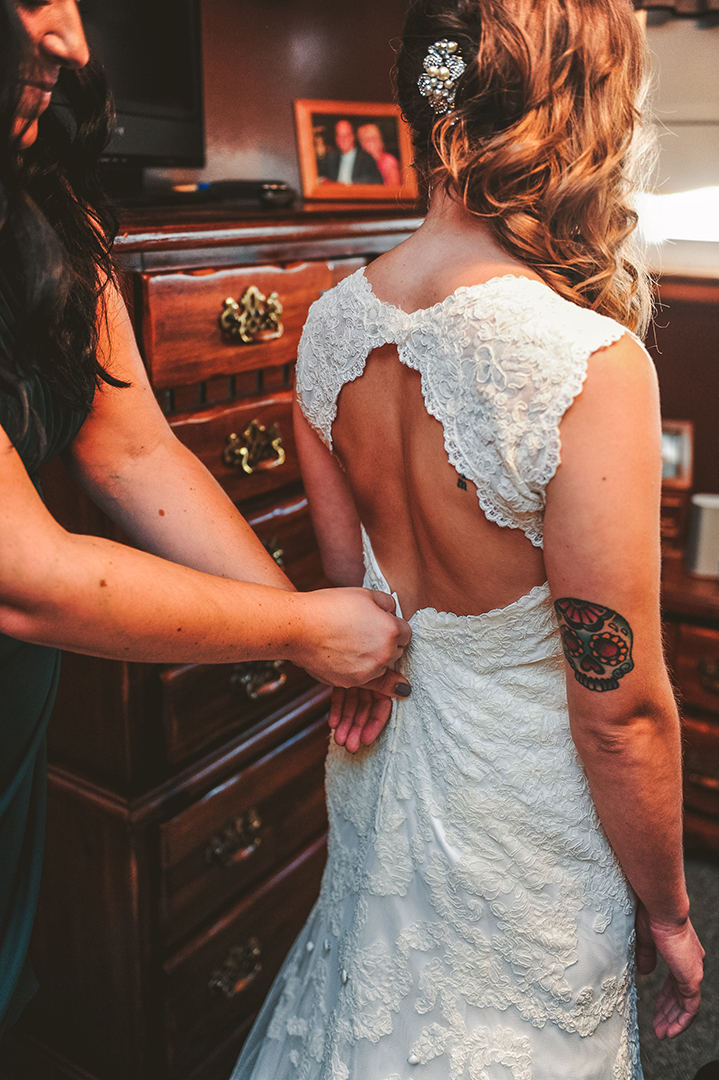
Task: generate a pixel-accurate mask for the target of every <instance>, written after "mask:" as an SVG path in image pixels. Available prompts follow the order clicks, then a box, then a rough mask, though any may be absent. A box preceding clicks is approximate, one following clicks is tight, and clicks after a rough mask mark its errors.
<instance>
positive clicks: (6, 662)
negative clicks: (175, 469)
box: [0, 267, 86, 1035]
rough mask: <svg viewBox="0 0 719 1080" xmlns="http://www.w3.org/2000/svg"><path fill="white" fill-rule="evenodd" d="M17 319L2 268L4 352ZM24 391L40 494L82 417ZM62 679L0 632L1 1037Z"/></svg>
mask: <svg viewBox="0 0 719 1080" xmlns="http://www.w3.org/2000/svg"><path fill="white" fill-rule="evenodd" d="M18 315H19V307H18V303H17V300H16V298H15V296H14V294H13V291H12V289H11V287H10V285H9V284H8V281H7V279H6V277H5V275H4V274H3V271H2V268H1V267H0V342H2V346H3V349H4V351H5V352H6V353H8V352H10V350H11V349H12V345H13V341H14V337H15V331H16V327H17V322H18ZM25 386H26V389H27V393H28V398H29V401H30V404H31V406H32V408H33V409H34V410H35V412H36V413H37V414H38V416H39V417H40V420H41V421H42V424H43V426H44V428H45V433H46V438H47V446H46V449H45V452H44V454H43V456H42V461H41V462H40V463H39V465H38V466H37V467H33V466H32V465H31V467H32V468H33V472H32V473H31V479H32V481H33V483H34V484H35V486H36V488H37V489H38V491H40V485H39V480H38V476H37V468H39V467H40V466H42V465H44V464H45V463H46V462H48V461H49V460H50V459H51V458H53V457H55V455H56V454H59V453H60V451H62V450H63V449H64V448H65V447H66V446H67V445H68V444H69V443H70V442H72V440H73V439H74V437H75V435H76V434H77V432H78V431H79V429H80V427H81V426H82V423H83V421H84V419H85V416H86V413H84V412H79V411H77V410H75V409H72V408H71V407H70V406H68V405H66V404H64V403H63V402H62V401H59V400H58V399H57V398H56V397H55V396H53V394H52V393H51V392H50V389H49V388H48V387H47V386H45V385H44V384H43V382H42V380H41V378H40V377H39V376H33V377H32V378H29V379H28V380H27V381H26V383H25ZM19 416H20V406H19V403H18V401H17V399H16V398H15V396H14V395H13V394H11V393H10V392H9V391H8V390H7V389H5V388H4V387H3V386H2V384H0V424H2V426H3V428H5V430H6V431H9V432H11V431H12V430H13V428H14V425H15V424H16V422H17V419H18V418H19ZM15 445H16V449H17V451H18V453H19V454H20V457H21V458H22V460H23V463H24V464H25V465H26V467H27V466H28V465H30V463H32V462H33V461H34V459H35V458H36V457H37V451H38V445H39V444H38V436H37V434H36V431H35V429H34V428H33V427H32V425H31V427H30V430H29V431H28V432H27V433H26V435H25V436H24V438H22V439H18V440H17V441H16V444H15ZM1 484H2V480H1V478H0V485H1ZM41 494H42V493H41ZM0 498H2V493H1V488H0ZM59 673H60V653H59V651H58V650H57V649H51V648H47V647H45V646H43V645H31V644H28V643H27V642H24V641H16V640H15V639H14V638H10V637H7V636H6V635H5V634H0V1035H1V1034H2V1032H3V1031H4V1030H5V1029H6V1028H7V1027H9V1026H10V1025H11V1024H13V1023H14V1022H15V1020H16V1019H17V1017H18V1015H19V1014H20V1012H21V1010H22V1009H23V1007H24V1006H25V1005H26V1004H27V1002H28V1000H29V999H30V997H31V996H32V994H33V993H34V990H35V980H34V977H33V975H32V971H31V969H30V966H29V964H28V960H27V953H28V946H29V942H30V931H31V930H32V923H33V919H34V916H35V908H36V906H37V896H38V890H39V886H40V873H41V869H42V855H43V842H44V834H45V804H46V789H47V756H46V747H45V733H46V729H47V723H48V720H49V719H50V713H51V711H52V707H53V703H54V700H55V692H56V690H57V681H58V676H59Z"/></svg>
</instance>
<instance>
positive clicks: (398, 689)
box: [329, 671, 411, 754]
mask: <svg viewBox="0 0 719 1080" xmlns="http://www.w3.org/2000/svg"><path fill="white" fill-rule="evenodd" d="M410 692H411V688H410V685H409V683H408V682H407V680H406V679H405V677H404V675H398V674H397V672H396V671H386V672H385V673H384V675H381V676H380V678H379V679H374V680H373V681H372V682H370V683H367V684H366V686H352V687H350V688H349V689H347V690H346V689H345V688H344V687H341V686H335V687H334V689H333V691H332V706H331V708H330V716H329V724H330V727H331V728H332V729H333V731H334V733H335V742H336V743H337V745H338V746H344V748H345V749H346V750H349V752H350V753H351V754H354V753H356V751H357V750H359V748H360V746H369V745H370V743H371V742H374V740H375V739H376V738H377V736H378V735H380V734H381V733H382V731H383V730H384V727H385V724H386V723H387V721H388V720H389V717H390V713H391V712H392V699H393V698H396V697H400V698H405V697H408V696H409V694H410Z"/></svg>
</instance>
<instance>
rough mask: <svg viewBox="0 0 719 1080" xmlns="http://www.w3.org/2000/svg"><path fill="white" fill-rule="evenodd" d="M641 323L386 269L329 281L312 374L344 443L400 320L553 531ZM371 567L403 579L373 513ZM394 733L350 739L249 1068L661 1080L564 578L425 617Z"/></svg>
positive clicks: (507, 484)
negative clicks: (573, 707) (314, 880)
mask: <svg viewBox="0 0 719 1080" xmlns="http://www.w3.org/2000/svg"><path fill="white" fill-rule="evenodd" d="M625 332H626V331H625V329H624V328H623V327H621V326H619V325H618V324H616V323H615V322H613V321H612V320H610V319H607V318H605V317H603V316H600V315H597V314H596V313H594V312H591V311H588V310H585V309H582V308H579V307H578V306H576V305H574V304H572V303H570V302H568V301H567V300H565V299H563V298H561V297H560V296H558V295H557V294H556V293H554V292H553V291H552V290H551V289H550V288H549V287H548V286H546V285H544V284H543V283H541V282H539V281H535V280H531V279H529V278H523V277H513V276H507V277H502V278H494V279H492V280H490V281H488V282H486V283H483V284H480V285H476V286H471V287H462V288H460V289H458V290H457V291H456V292H455V293H453V294H452V295H451V296H449V297H447V299H446V300H445V301H443V302H442V303H440V304H437V305H435V306H434V307H432V308H429V309H424V310H420V311H416V312H414V313H412V314H408V313H406V312H403V311H402V310H400V309H399V308H396V307H393V306H392V305H390V304H387V303H384V302H382V301H380V300H378V299H377V297H376V296H375V295H374V293H373V291H372V288H371V286H370V284H369V282H368V280H367V279H366V277H365V275H364V272H363V270H359V271H357V273H355V274H353V275H352V276H351V277H348V278H346V279H345V280H344V281H342V282H341V283H340V284H339V285H338V286H336V287H335V288H334V289H333V290H331V291H330V292H329V293H327V294H326V295H325V296H323V297H322V298H321V299H320V300H318V301H317V303H315V304H314V305H313V307H312V309H311V311H310V314H309V318H308V321H307V325H306V327H305V330H304V334H303V337H302V341H301V345H300V352H299V359H298V366H297V397H298V401H299V404H300V406H301V408H302V411H303V413H304V415H305V416H306V417H307V419H308V421H309V422H310V423H311V425H312V426H313V427H314V429H315V430H316V431H317V432H318V433H319V435H320V436H321V438H322V440H323V441H324V443H325V444H326V445H327V446H328V447H330V448H331V447H332V424H333V420H334V418H335V415H336V410H337V399H338V396H339V393H340V391H341V389H342V387H343V386H344V385H345V384H346V383H348V382H349V381H351V380H354V379H357V378H360V377H361V376H362V373H363V370H364V365H365V363H366V360H367V357H368V356H369V354H370V353H371V352H372V350H373V349H375V348H378V347H379V346H381V345H385V344H388V343H393V344H395V345H396V346H397V350H398V356H399V360H400V362H401V363H403V364H406V365H408V366H409V367H411V368H413V369H415V370H416V371H418V372H419V373H420V375H421V386H422V395H423V398H424V403H425V406H426V408H427V410H428V412H429V413H430V414H431V415H432V416H434V417H435V418H436V419H437V420H439V421H440V423H441V424H442V427H443V430H444V443H445V449H446V452H447V455H448V458H449V461H450V462H451V464H452V465H453V466H454V468H455V469H456V470H457V472H458V473H459V474H460V475H461V476H463V477H465V478H467V479H469V480H471V481H472V482H473V484H474V485H475V486H476V489H477V495H478V499H479V504H480V507H481V509H482V511H483V512H484V514H485V515H486V517H487V518H488V519H489V520H491V521H494V522H496V523H498V524H499V525H500V526H505V527H507V528H513V529H522V530H523V532H524V533H525V534H526V536H527V537H528V538H529V539H530V540H531V542H532V543H533V544H534V545H536V546H540V547H541V544H542V525H543V512H544V504H545V489H546V486H547V484H548V482H549V481H550V479H551V478H552V476H553V475H554V473H555V471H556V469H557V466H558V464H559V460H560V441H559V422H560V420H561V418H562V416H563V414H564V412H565V411H566V409H567V408H568V407H569V406H570V405H571V403H572V401H573V400H574V398H575V397H576V396H577V394H579V393H580V392H581V387H582V383H583V380H584V377H585V375H586V369H587V360H588V358H589V356H590V355H591V354H592V353H593V352H595V351H596V350H597V349H600V348H603V347H605V346H607V345H610V344H611V343H613V342H614V341H617V340H618V339H619V338H620V337H621V336H622V334H623V333H625ZM363 542H364V553H365V567H366V576H365V585H366V586H368V587H370V588H373V589H382V590H384V591H387V592H391V585H390V584H388V582H387V581H386V580H385V578H384V575H383V573H382V570H381V569H380V567H379V566H378V564H377V561H376V559H375V557H374V554H373V551H372V547H371V544H370V542H369V538H368V536H367V534H366V533H365V532H364V530H363ZM410 625H411V627H412V631H413V637H412V642H411V644H410V646H409V648H408V649H407V650H406V653H405V656H404V658H403V661H402V671H403V672H404V673H405V674H406V676H407V678H408V679H409V680H410V682H411V684H412V694H411V697H409V698H407V699H406V700H402V701H398V702H395V704H394V711H393V714H392V717H391V719H390V722H389V724H388V726H387V727H386V729H385V731H384V733H383V734H382V736H381V737H380V738H379V739H378V740H377V741H376V742H375V743H373V744H372V745H371V746H369V747H366V748H362V749H360V750H359V751H358V752H357V753H356V754H354V755H351V754H349V753H347V751H346V750H344V749H343V748H341V747H338V746H336V745H335V744H334V743H331V744H330V749H329V755H328V759H327V774H326V786H327V802H328V808H329V818H330V833H329V856H328V861H327V867H326V870H325V873H324V878H323V883H322V890H321V895H320V898H319V900H318V902H317V904H316V906H315V908H314V910H313V911H312V913H311V914H310V916H309V919H308V920H307V923H306V925H305V927H304V929H303V931H302V932H301V934H300V936H299V938H298V940H297V942H296V943H295V945H294V947H293V949H292V950H291V952H290V954H289V956H288V957H287V960H286V962H285V964H284V967H283V968H282V971H281V972H280V974H279V976H278V977H277V980H276V981H275V983H274V986H273V988H272V989H271V991H270V994H269V996H268V998H267V1000H266V1002H265V1005H264V1006H263V1009H262V1011H261V1013H260V1015H259V1017H258V1019H257V1021H256V1023H255V1026H254V1028H253V1030H252V1032H251V1033H250V1036H249V1038H248V1040H247V1043H246V1044H245V1047H244V1049H243V1052H242V1054H241V1056H240V1059H239V1061H238V1063H237V1066H236V1068H235V1071H234V1073H233V1078H232V1080H641V1077H642V1071H641V1064H640V1060H639V1047H638V1037H637V1025H636V1010H635V991H634V960H633V945H634V914H635V899H634V896H633V894H632V892H631V890H630V888H629V886H628V884H627V882H626V879H625V877H624V875H623V873H622V870H621V868H620V866H619V864H618V862H617V859H616V857H615V855H614V853H613V851H612V849H611V847H610V845H609V842H608V840H607V838H606V836H605V834H604V832H603V830H602V827H601V824H600V822H599V820H598V817H597V814H596V810H595V808H594V805H593V802H592V799H591V795H590V792H589V787H588V783H587V778H586V775H585V773H584V771H583V769H582V765H581V762H580V761H579V758H578V756H577V751H576V749H575V747H574V743H573V742H572V737H571V733H570V727H569V716H568V710H567V693H566V683H565V674H564V662H563V656H562V648H561V643H560V637H559V631H558V627H557V622H556V618H555V615H554V611H553V606H552V602H551V598H550V594H549V588H548V586H547V585H546V584H545V585H541V586H538V587H536V588H534V589H532V590H531V592H529V593H528V594H527V595H525V596H522V597H521V598H520V599H518V600H516V601H515V602H514V603H512V604H510V605H509V606H508V607H505V608H502V609H497V610H494V611H489V612H486V613H484V614H480V615H468V616H458V615H455V614H451V613H447V612H441V611H436V610H434V609H433V608H422V609H420V610H419V611H417V612H415V614H414V615H413V616H412V618H411V620H410Z"/></svg>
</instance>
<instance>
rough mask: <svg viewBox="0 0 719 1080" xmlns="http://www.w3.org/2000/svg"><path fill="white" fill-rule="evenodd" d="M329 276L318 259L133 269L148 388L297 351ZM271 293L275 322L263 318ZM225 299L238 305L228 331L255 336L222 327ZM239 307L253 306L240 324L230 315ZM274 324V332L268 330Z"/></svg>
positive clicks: (282, 358) (264, 363)
mask: <svg viewBox="0 0 719 1080" xmlns="http://www.w3.org/2000/svg"><path fill="white" fill-rule="evenodd" d="M332 278H333V273H332V270H331V268H330V266H329V265H328V264H327V263H324V262H317V263H302V264H301V265H298V266H288V267H279V266H257V267H241V268H239V269H233V270H214V271H212V270H211V271H206V270H201V271H194V272H193V271H187V272H182V273H157V274H152V273H150V274H143V275H141V282H142V292H143V312H142V319H141V327H140V328H141V340H142V346H143V354H144V358H145V363H146V365H147V368H148V371H149V373H150V379H151V381H152V384H153V386H154V387H155V388H156V389H160V388H162V387H170V386H187V385H188V384H190V383H195V382H200V381H201V380H203V379H207V378H209V377H210V376H214V375H234V374H237V373H238V372H240V371H252V370H255V369H258V368H263V367H271V366H273V365H276V364H287V363H290V362H291V361H293V360H294V359H295V357H296V356H297V343H298V342H299V339H300V334H301V332H302V327H303V325H304V322H305V319H306V318H307V310H308V308H309V306H310V304H312V303H313V301H315V300H316V299H317V298H318V297H319V296H320V295H321V293H322V292H323V290H325V289H328V288H330V287H331V285H332ZM248 290H250V291H249V292H248ZM252 290H256V292H253V291H252ZM258 293H259V294H260V296H259V297H258ZM274 293H276V294H277V302H278V303H279V306H280V307H281V309H282V311H281V314H278V315H277V317H276V322H275V321H273V319H272V318H269V319H268V318H265V319H264V320H263V318H262V311H263V310H264V309H265V308H266V307H267V304H266V303H265V302H264V301H266V300H267V298H269V297H271V296H272V294H274ZM260 297H261V298H260ZM227 300H231V301H234V303H236V304H237V305H238V307H239V311H237V312H235V323H234V325H235V327H236V329H237V330H240V329H241V330H242V332H243V333H244V334H245V336H251V337H255V338H256V339H257V340H256V341H255V342H254V343H252V344H247V343H245V342H244V341H243V340H242V337H241V336H239V333H238V334H235V335H233V334H231V333H229V332H226V331H223V329H222V327H221V325H220V318H221V316H222V314H223V311H224V312H226V313H227V312H228V311H229V313H230V316H231V315H232V309H228V308H227V306H226V301H227ZM247 307H253V308H254V314H253V313H250V316H249V318H248V319H246V320H245V322H244V323H243V325H242V327H240V326H239V324H238V323H237V318H240V317H241V314H242V311H243V310H244V309H245V308H247ZM225 322H226V324H228V323H227V319H225ZM231 323H232V318H230V324H231ZM279 327H281V328H282V331H281V334H280V336H272V335H276V334H278V331H279Z"/></svg>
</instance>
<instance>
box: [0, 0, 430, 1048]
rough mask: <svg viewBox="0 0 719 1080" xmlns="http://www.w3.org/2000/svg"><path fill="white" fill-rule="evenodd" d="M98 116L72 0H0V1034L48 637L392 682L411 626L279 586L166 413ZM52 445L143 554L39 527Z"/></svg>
mask: <svg viewBox="0 0 719 1080" xmlns="http://www.w3.org/2000/svg"><path fill="white" fill-rule="evenodd" d="M55 95H57V96H58V97H60V98H61V99H62V101H63V104H64V106H65V108H64V109H63V111H62V113H60V112H56V110H55V106H54V101H55ZM68 112H69V115H70V116H71V117H72V120H71V121H68V120H67V119H63V116H64V117H67V115H68ZM109 116H110V110H109V108H108V101H107V90H106V86H105V83H104V80H103V79H102V77H101V76H100V74H99V73H98V72H97V71H96V70H94V69H93V68H92V67H91V65H89V64H88V51H87V45H86V43H85V37H84V34H83V29H82V23H81V21H80V16H79V13H78V9H77V4H76V0H44V2H42V3H38V2H35V0H18V3H17V4H15V3H14V2H13V0H0V142H1V145H2V155H1V157H0V485H1V491H2V498H1V499H0V551H2V559H0V867H1V870H0V1032H1V1031H2V1030H3V1029H4V1028H5V1027H6V1026H7V1025H8V1024H10V1023H12V1022H13V1021H14V1019H15V1018H16V1017H17V1015H18V1013H19V1011H20V1009H21V1008H22V1006H23V1005H24V1003H25V1002H26V1001H27V999H28V997H29V996H30V994H31V992H32V989H33V986H32V975H31V974H30V972H29V969H28V968H27V966H26V955H27V948H28V940H29V935H30V929H31V925H32V920H33V915H34V911H35V905H36V899H37V891H38V884H39V878H40V864H41V857H42V839H43V831H44V798H45V758H44V739H45V729H46V725H47V722H48V719H49V715H50V711H51V709H52V704H53V700H54V696H55V689H56V685H57V678H58V668H59V656H58V652H57V648H58V647H60V648H67V649H71V650H74V651H78V652H87V653H90V654H93V655H95V656H105V657H110V658H113V657H114V658H120V659H124V660H141V661H149V662H152V661H159V662H182V661H184V660H187V661H205V662H228V661H234V660H241V659H252V658H258V659H260V658H276V657H287V658H290V659H292V660H293V661H294V662H296V663H299V664H301V665H303V666H304V667H306V668H308V670H310V671H311V672H312V673H313V674H315V675H316V676H317V677H318V678H320V679H323V680H325V681H328V682H337V683H338V684H340V685H345V686H349V685H351V684H354V683H364V682H365V681H366V680H368V679H378V680H379V682H378V684H377V685H380V684H381V685H382V687H383V689H384V690H385V691H387V692H388V693H394V688H395V687H396V686H398V685H399V686H400V687H402V689H404V690H405V692H406V680H404V678H403V677H402V676H398V675H396V674H395V673H394V672H392V671H387V670H386V668H387V665H388V664H391V663H393V662H394V661H395V660H396V659H397V658H398V656H399V655H400V653H401V651H402V646H403V645H404V644H406V642H407V640H408V637H409V629H408V628H407V626H406V624H404V623H403V622H402V621H401V620H399V619H397V618H395V617H394V615H392V614H390V611H391V610H393V602H392V601H391V599H390V598H389V597H386V596H385V597H379V596H373V595H372V594H370V593H368V592H366V591H362V590H358V589H352V590H342V591H324V592H318V593H310V594H306V595H300V594H298V593H295V592H294V591H293V589H292V586H291V584H290V583H289V581H288V580H287V579H286V578H285V576H284V574H282V572H281V571H280V570H279V569H278V567H277V566H276V564H275V563H274V561H273V560H272V559H271V558H270V557H269V556H268V554H267V553H266V551H265V550H264V548H263V547H262V545H261V544H260V542H259V541H258V540H257V538H256V537H255V535H254V533H253V532H252V530H251V529H250V528H249V526H248V525H247V524H246V522H245V521H244V520H243V519H242V518H241V517H240V515H239V514H238V513H237V511H236V509H235V508H234V506H233V505H232V503H231V502H230V501H229V500H228V499H227V498H226V496H225V495H224V493H223V492H222V490H221V489H220V488H219V486H218V485H217V484H216V483H215V481H214V480H213V479H212V477H211V476H210V475H209V473H207V472H206V470H205V469H204V468H203V467H202V466H201V465H200V463H199V462H198V461H197V460H196V459H195V458H194V457H193V456H192V454H190V453H189V452H188V451H187V450H186V449H185V448H183V447H182V446H181V444H180V443H179V442H177V441H176V440H175V439H174V437H173V436H172V433H171V432H170V429H169V427H168V426H167V424H166V422H165V420H164V418H163V417H162V414H161V413H160V411H159V409H158V407H157V404H156V402H155V399H154V397H153V394H152V392H151V390H150V387H149V384H148V382H147V378H146V375H145V373H144V370H143V366H142V363H141V361H140V357H139V355H138V352H137V348H136V345H135V341H134V338H133V334H132V330H131V327H130V324H129V320H128V317H127V313H126V312H125V309H124V307H123V305H122V302H121V300H120V297H119V294H118V291H117V286H116V283H115V279H114V276H113V269H112V261H111V256H110V248H111V244H112V240H113V236H114V230H115V223H114V221H113V218H112V214H111V212H110V210H109V208H108V206H107V204H106V202H105V200H104V198H103V196H102V192H101V190H100V188H99V186H98V183H97V180H96V177H95V173H94V166H95V164H96V162H97V158H98V155H99V153H100V151H101V150H102V148H103V146H104V145H105V142H106V138H107V133H108V120H109ZM61 451H65V455H66V456H65V460H66V463H67V465H68V466H69V468H70V471H71V473H72V474H73V476H74V478H75V480H76V481H77V483H78V484H79V486H80V487H81V488H82V489H83V490H84V491H85V492H86V493H88V494H89V495H90V496H91V497H92V498H93V499H94V500H95V501H96V502H97V503H98V505H100V506H101V507H102V509H103V510H105V511H106V512H107V513H108V514H109V515H110V517H112V518H113V519H114V520H115V521H116V522H118V523H119V524H120V525H121V526H122V528H123V530H124V531H125V533H126V534H127V535H128V536H129V537H130V538H131V539H132V540H133V541H134V542H135V543H137V545H138V547H140V548H142V549H144V550H135V549H132V548H129V547H126V546H123V545H121V544H115V543H112V542H110V541H107V540H104V539H101V538H98V537H90V536H76V535H72V534H69V533H67V532H65V530H64V529H62V528H61V527H60V526H59V525H58V524H57V522H55V521H54V519H53V518H52V517H51V516H50V514H49V513H48V512H47V511H46V509H45V507H44V505H43V503H42V499H41V495H40V488H39V483H38V469H39V468H40V466H41V465H42V464H44V463H45V462H46V461H48V460H50V458H52V457H53V456H55V455H56V454H58V453H60V452H61ZM383 608H384V610H382V609H383ZM384 700H385V701H386V699H384ZM382 707H383V706H382V705H381V704H380V711H381V708H382Z"/></svg>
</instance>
